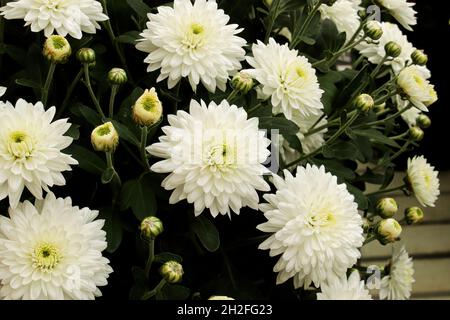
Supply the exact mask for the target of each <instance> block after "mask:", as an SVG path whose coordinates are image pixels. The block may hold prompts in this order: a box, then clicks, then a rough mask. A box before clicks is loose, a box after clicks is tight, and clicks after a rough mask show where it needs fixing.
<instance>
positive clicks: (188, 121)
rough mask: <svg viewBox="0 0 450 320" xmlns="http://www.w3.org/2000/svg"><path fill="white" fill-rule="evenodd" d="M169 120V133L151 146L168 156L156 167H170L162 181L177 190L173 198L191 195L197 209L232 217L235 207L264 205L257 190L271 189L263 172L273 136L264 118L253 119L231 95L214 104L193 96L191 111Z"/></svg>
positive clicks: (159, 169)
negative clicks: (267, 132)
mask: <svg viewBox="0 0 450 320" xmlns="http://www.w3.org/2000/svg"><path fill="white" fill-rule="evenodd" d="M168 121H169V126H166V127H164V128H163V129H162V130H163V131H164V133H165V135H164V136H162V137H160V138H159V140H160V142H158V143H155V144H153V145H151V146H149V147H148V148H147V151H148V152H149V153H151V154H152V155H154V156H157V157H160V158H164V160H162V161H159V162H157V163H155V164H154V165H153V166H152V167H151V169H152V170H153V171H155V172H161V173H170V174H169V176H167V177H166V179H164V181H163V182H162V186H163V187H164V188H165V189H166V190H174V191H173V192H172V195H171V197H170V199H169V203H171V204H173V203H177V202H179V201H181V200H184V199H187V201H188V202H189V203H193V204H194V209H195V215H199V214H201V213H202V212H203V211H204V210H205V208H206V209H209V211H210V212H211V214H212V215H213V217H216V216H217V215H218V214H219V213H220V214H222V215H226V214H227V215H228V216H230V217H231V213H230V209H231V210H232V211H234V212H235V213H237V214H239V210H240V209H241V208H242V207H245V206H249V207H251V208H253V209H255V210H257V209H258V203H259V197H258V194H257V192H256V190H262V191H268V190H269V189H270V188H269V185H268V184H267V183H266V182H265V181H264V179H263V177H262V175H263V174H264V173H266V172H267V171H268V170H267V169H266V168H265V167H264V166H263V165H262V163H263V162H264V161H266V159H267V157H268V156H269V154H270V152H269V150H267V147H268V146H269V144H270V141H269V140H268V139H266V138H265V136H264V132H263V131H260V130H259V129H258V118H251V119H247V113H246V112H245V110H244V109H243V108H238V107H236V106H235V105H231V106H230V105H229V104H228V102H227V101H226V100H223V101H222V102H221V103H220V104H219V105H216V104H215V103H214V102H211V103H210V104H209V105H208V106H207V105H206V104H205V103H204V102H203V101H201V103H200V104H199V103H197V102H196V101H194V100H192V101H191V104H190V108H189V113H187V112H185V111H178V112H177V114H176V115H169V116H168Z"/></svg>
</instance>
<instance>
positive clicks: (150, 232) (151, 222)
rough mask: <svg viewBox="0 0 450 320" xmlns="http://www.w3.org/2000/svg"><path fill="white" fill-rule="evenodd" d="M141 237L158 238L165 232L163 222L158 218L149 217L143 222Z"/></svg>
mask: <svg viewBox="0 0 450 320" xmlns="http://www.w3.org/2000/svg"><path fill="white" fill-rule="evenodd" d="M140 230H141V235H142V236H143V237H145V238H156V237H157V236H158V235H160V234H161V233H162V232H163V231H164V227H163V224H162V221H161V220H159V219H158V218H157V217H153V216H151V217H147V218H145V219H144V220H142V222H141V226H140Z"/></svg>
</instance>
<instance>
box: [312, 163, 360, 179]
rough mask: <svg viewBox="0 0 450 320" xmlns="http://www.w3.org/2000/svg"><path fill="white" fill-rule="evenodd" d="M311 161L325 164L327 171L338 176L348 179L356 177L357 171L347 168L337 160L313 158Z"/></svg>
mask: <svg viewBox="0 0 450 320" xmlns="http://www.w3.org/2000/svg"><path fill="white" fill-rule="evenodd" d="M310 162H312V163H314V164H315V165H318V166H320V165H323V166H324V167H325V169H326V170H327V171H329V172H331V173H332V174H333V175H335V176H338V177H339V178H342V179H346V180H352V179H354V178H355V173H354V172H353V170H351V169H349V168H347V167H346V166H345V165H343V164H342V163H340V162H339V161H337V160H325V159H323V160H322V159H321V160H318V159H311V160H310Z"/></svg>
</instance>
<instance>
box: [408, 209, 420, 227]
mask: <svg viewBox="0 0 450 320" xmlns="http://www.w3.org/2000/svg"><path fill="white" fill-rule="evenodd" d="M423 216H424V215H423V211H422V209H420V208H419V207H411V208H408V209H406V210H405V219H406V223H407V224H415V223H419V222H421V221H422V220H423Z"/></svg>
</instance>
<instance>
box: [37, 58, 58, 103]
mask: <svg viewBox="0 0 450 320" xmlns="http://www.w3.org/2000/svg"><path fill="white" fill-rule="evenodd" d="M55 69H56V64H55V63H53V62H51V63H50V68H49V69H48V73H47V79H45V84H44V88H43V89H42V94H41V101H42V104H43V105H44V106H47V99H48V91H49V90H50V86H51V85H52V80H53V75H54V73H55Z"/></svg>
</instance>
